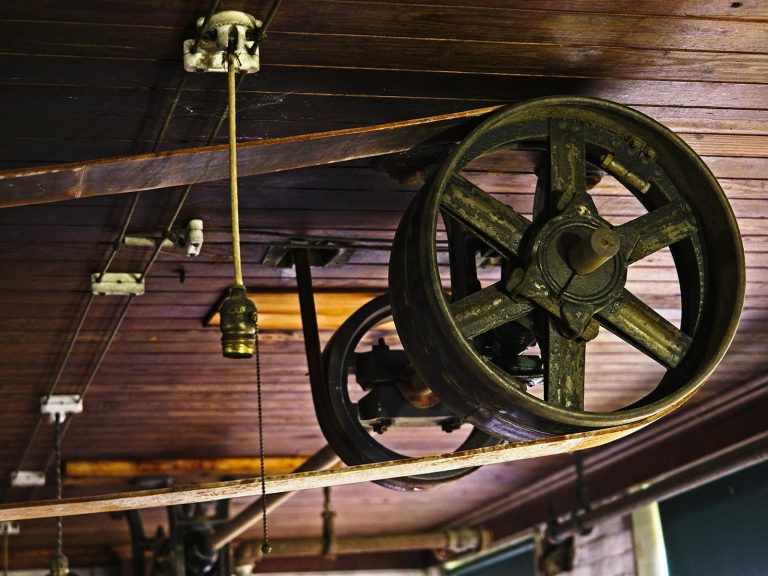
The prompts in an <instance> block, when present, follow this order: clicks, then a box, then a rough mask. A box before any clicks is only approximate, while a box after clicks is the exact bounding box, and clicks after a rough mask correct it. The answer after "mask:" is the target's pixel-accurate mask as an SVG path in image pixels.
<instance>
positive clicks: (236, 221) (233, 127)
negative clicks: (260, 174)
mask: <svg viewBox="0 0 768 576" xmlns="http://www.w3.org/2000/svg"><path fill="white" fill-rule="evenodd" d="M236 72H237V55H236V54H235V53H234V52H230V53H229V55H228V57H227V98H228V101H229V202H230V210H231V216H232V262H233V264H234V268H235V284H236V285H237V286H243V265H242V261H241V259H240V214H239V208H238V198H237V109H236V108H235V100H236V98H235V96H236V94H237V92H236V89H235V74H236Z"/></svg>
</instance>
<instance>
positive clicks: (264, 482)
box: [253, 312, 272, 554]
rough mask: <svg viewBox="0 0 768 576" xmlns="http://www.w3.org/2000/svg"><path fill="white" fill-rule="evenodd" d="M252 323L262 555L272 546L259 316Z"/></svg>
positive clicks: (270, 550)
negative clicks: (262, 399) (268, 517)
mask: <svg viewBox="0 0 768 576" xmlns="http://www.w3.org/2000/svg"><path fill="white" fill-rule="evenodd" d="M253 323H254V326H255V329H256V340H255V342H254V352H255V354H254V356H256V402H257V412H258V416H259V466H260V468H261V507H262V513H261V524H262V529H263V531H264V543H263V544H262V545H261V551H262V553H264V554H269V553H270V552H272V546H270V545H269V528H268V525H267V480H266V478H265V466H264V417H263V413H262V410H261V352H260V349H259V314H258V312H256V313H255V314H254V315H253Z"/></svg>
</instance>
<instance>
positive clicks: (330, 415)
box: [312, 294, 501, 491]
mask: <svg viewBox="0 0 768 576" xmlns="http://www.w3.org/2000/svg"><path fill="white" fill-rule="evenodd" d="M391 315H392V312H391V309H390V304H389V295H388V294H383V295H381V296H379V297H377V298H375V299H373V300H372V301H370V302H368V303H367V304H366V305H365V306H363V307H362V308H360V309H359V310H358V311H357V312H355V313H354V314H353V315H352V316H350V317H349V318H348V319H347V321H346V322H344V324H342V326H341V327H340V328H339V329H338V330H337V331H336V333H335V334H334V335H333V336H332V337H331V339H330V340H329V341H328V344H327V345H326V346H325V350H324V351H323V365H324V369H325V375H326V378H325V379H324V380H325V382H324V383H322V384H320V385H318V384H317V381H316V380H313V381H312V384H313V386H312V396H313V399H314V404H315V411H316V412H317V419H318V421H319V423H320V427H321V429H322V431H323V434H324V435H325V438H326V439H327V440H328V444H329V445H330V446H331V447H332V448H333V450H334V451H335V452H336V454H337V455H338V456H339V458H341V459H342V460H343V461H344V462H345V463H346V464H348V465H356V464H370V463H374V462H385V461H389V460H399V459H404V458H407V456H404V455H402V454H399V453H397V452H395V451H394V450H391V449H390V448H388V447H386V446H384V445H383V444H382V443H381V442H379V441H378V440H377V439H376V438H375V437H374V436H372V435H371V432H379V433H383V432H384V431H385V430H386V429H387V428H388V427H389V426H409V427H425V426H437V427H441V428H442V429H443V430H444V431H446V432H451V431H453V430H455V429H457V428H458V427H460V426H461V424H462V422H461V421H460V420H459V419H458V418H457V417H456V414H455V413H453V412H452V411H450V410H448V409H447V408H446V407H445V405H443V404H442V403H441V402H440V401H439V400H438V399H437V397H435V396H434V394H432V393H431V391H430V390H429V389H428V387H427V386H425V385H424V383H423V382H422V381H421V380H420V379H419V378H418V377H417V376H416V374H415V373H414V372H413V371H412V370H411V369H410V362H409V360H408V358H407V356H406V355H405V353H404V352H403V351H402V350H392V349H389V347H388V346H386V344H385V343H384V342H382V341H380V342H379V343H378V344H376V345H375V346H374V347H373V349H372V350H371V351H370V352H363V353H358V352H355V348H356V347H357V345H358V344H359V343H360V341H361V340H362V338H363V337H364V336H365V335H366V334H368V332H369V331H370V330H371V329H372V328H374V327H375V326H376V325H377V324H379V323H380V322H382V321H385V320H387V319H388V318H390V317H391ZM350 370H354V371H355V373H356V377H357V382H358V384H360V385H361V387H362V388H363V389H364V390H365V391H366V392H367V394H366V396H364V397H363V398H362V399H361V400H360V401H359V402H357V403H355V402H353V401H352V399H351V398H350V393H349V388H348V386H349V384H350V383H349V374H350ZM500 442H501V440H499V439H498V438H496V437H493V436H490V435H488V434H485V433H484V432H482V431H480V430H478V429H476V428H475V429H473V430H472V431H471V432H470V433H469V435H468V436H467V438H466V439H465V440H464V442H463V443H462V444H461V446H459V448H458V449H459V450H469V449H472V448H481V447H484V446H495V445H497V444H499V443H500ZM474 470H476V468H465V469H461V470H453V471H449V472H441V473H432V474H424V475H420V476H408V477H404V478H395V479H389V480H380V481H377V482H376V483H377V484H380V485H381V486H385V487H387V488H391V489H394V490H400V491H409V490H423V489H426V488H431V487H434V486H437V485H439V484H442V483H444V482H447V481H449V480H455V479H457V478H461V477H463V476H465V475H467V474H469V473H470V472H473V471H474Z"/></svg>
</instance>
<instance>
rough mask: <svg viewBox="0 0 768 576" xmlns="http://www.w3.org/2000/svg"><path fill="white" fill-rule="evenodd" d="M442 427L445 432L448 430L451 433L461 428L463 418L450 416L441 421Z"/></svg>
mask: <svg viewBox="0 0 768 576" xmlns="http://www.w3.org/2000/svg"><path fill="white" fill-rule="evenodd" d="M440 428H442V429H443V432H448V433H449V434H450V433H451V432H453V431H454V430H458V429H459V428H461V420H459V419H458V418H448V420H443V421H442V422H440Z"/></svg>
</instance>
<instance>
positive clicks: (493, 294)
mask: <svg viewBox="0 0 768 576" xmlns="http://www.w3.org/2000/svg"><path fill="white" fill-rule="evenodd" d="M450 307H451V312H452V314H453V321H454V322H455V323H456V326H457V327H458V329H459V332H461V334H462V336H464V337H465V338H474V337H475V336H479V335H480V334H483V333H485V332H488V331H489V330H493V329H494V328H498V327H499V326H503V325H504V324H507V323H508V322H512V321H514V320H518V321H519V320H521V319H523V318H524V317H525V316H527V315H528V314H530V313H531V312H533V310H534V306H533V305H532V304H529V303H527V302H516V301H514V300H512V299H511V298H510V297H509V296H508V295H507V294H506V293H505V292H504V290H503V289H502V287H501V283H496V284H492V285H491V286H488V287H487V288H483V289H482V290H480V291H478V292H475V293H474V294H470V295H469V296H466V297H464V298H462V299H461V300H457V301H456V302H453V303H452V304H451V305H450Z"/></svg>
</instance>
